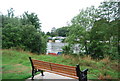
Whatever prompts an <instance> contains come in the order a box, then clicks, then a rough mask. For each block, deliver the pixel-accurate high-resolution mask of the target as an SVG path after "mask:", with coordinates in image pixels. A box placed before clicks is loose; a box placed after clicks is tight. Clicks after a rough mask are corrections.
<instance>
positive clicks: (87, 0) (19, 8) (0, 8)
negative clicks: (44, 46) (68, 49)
mask: <svg viewBox="0 0 120 81" xmlns="http://www.w3.org/2000/svg"><path fill="white" fill-rule="evenodd" d="M103 1H104V0H1V1H0V12H1V13H2V14H4V15H6V14H7V10H8V9H10V8H13V9H14V10H15V11H14V14H15V16H20V15H22V14H23V13H24V12H25V11H28V12H29V13H31V12H34V13H36V14H37V15H38V17H39V19H40V23H42V24H41V26H42V27H41V30H42V31H44V32H48V31H49V32H50V31H51V29H52V28H53V27H55V28H60V27H63V26H67V22H70V20H71V19H72V18H73V17H74V16H76V15H77V14H78V13H79V10H80V9H85V8H86V7H90V6H92V5H93V6H95V7H98V6H99V5H100V3H101V2H103Z"/></svg>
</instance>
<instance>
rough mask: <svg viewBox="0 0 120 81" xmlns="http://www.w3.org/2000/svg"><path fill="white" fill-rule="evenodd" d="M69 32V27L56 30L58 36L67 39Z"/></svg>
mask: <svg viewBox="0 0 120 81" xmlns="http://www.w3.org/2000/svg"><path fill="white" fill-rule="evenodd" d="M68 32H69V27H61V28H58V29H57V30H56V33H57V35H58V36H62V37H66V36H67V34H68Z"/></svg>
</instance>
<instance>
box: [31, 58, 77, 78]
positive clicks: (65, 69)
mask: <svg viewBox="0 0 120 81" xmlns="http://www.w3.org/2000/svg"><path fill="white" fill-rule="evenodd" d="M32 62H33V67H34V68H35V69H40V70H45V71H48V72H53V73H56V74H60V75H64V76H68V77H71V78H75V79H77V78H78V77H77V75H76V67H74V66H67V65H62V64H56V63H50V62H44V61H40V60H35V59H32Z"/></svg>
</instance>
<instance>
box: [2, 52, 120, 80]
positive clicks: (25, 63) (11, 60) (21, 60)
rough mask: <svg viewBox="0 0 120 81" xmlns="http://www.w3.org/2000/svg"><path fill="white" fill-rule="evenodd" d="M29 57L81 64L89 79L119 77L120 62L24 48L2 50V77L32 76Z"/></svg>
mask: <svg viewBox="0 0 120 81" xmlns="http://www.w3.org/2000/svg"><path fill="white" fill-rule="evenodd" d="M28 57H32V58H34V59H38V60H42V61H47V62H52V63H58V64H63V65H69V66H75V65H76V64H79V65H80V68H81V70H83V69H86V68H88V69H89V71H88V79H117V78H118V71H119V69H118V68H117V67H118V62H117V61H115V60H113V61H111V60H109V58H108V57H106V58H104V59H102V60H93V59H92V58H91V57H90V56H84V57H80V56H73V55H59V56H51V55H36V54H33V53H30V52H24V51H22V50H19V51H16V50H2V73H3V75H2V78H3V79H26V78H28V77H31V64H30V61H29V58H28Z"/></svg>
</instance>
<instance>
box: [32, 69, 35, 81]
mask: <svg viewBox="0 0 120 81" xmlns="http://www.w3.org/2000/svg"><path fill="white" fill-rule="evenodd" d="M34 74H35V71H34V69H32V80H34V79H33V78H34Z"/></svg>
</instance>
